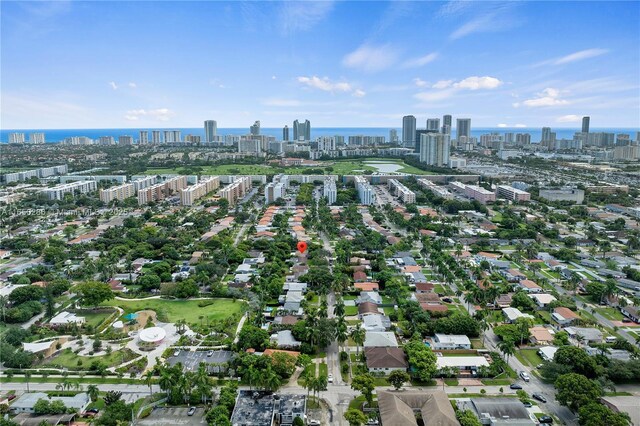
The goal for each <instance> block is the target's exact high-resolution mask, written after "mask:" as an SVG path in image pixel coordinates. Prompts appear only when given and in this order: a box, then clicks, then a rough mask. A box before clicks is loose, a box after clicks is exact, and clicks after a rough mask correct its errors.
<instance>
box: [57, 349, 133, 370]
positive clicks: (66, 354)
mask: <svg viewBox="0 0 640 426" xmlns="http://www.w3.org/2000/svg"><path fill="white" fill-rule="evenodd" d="M137 356H138V355H137V354H135V353H134V352H132V351H131V350H130V349H126V348H125V349H122V350H118V351H113V352H111V353H110V354H109V355H102V356H80V355H77V354H75V353H73V352H72V351H70V350H64V351H62V352H60V354H59V355H56V356H55V357H53V358H52V359H51V360H50V361H48V362H47V363H46V364H45V365H59V366H61V367H66V368H69V369H83V370H86V369H88V368H89V367H90V366H91V363H93V362H94V361H102V362H104V363H105V364H106V365H107V366H108V367H113V366H116V365H119V364H122V363H123V360H124V362H127V361H131V360H132V359H134V358H136V357H137ZM78 361H81V362H82V364H81V365H78Z"/></svg>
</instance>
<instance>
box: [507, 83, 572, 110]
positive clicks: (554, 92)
mask: <svg viewBox="0 0 640 426" xmlns="http://www.w3.org/2000/svg"><path fill="white" fill-rule="evenodd" d="M567 104H569V101H567V100H565V99H560V91H559V90H558V89H554V88H552V87H548V88H546V89H544V90H543V91H542V92H540V93H537V94H536V97H535V98H532V99H527V100H525V101H523V102H522V103H520V102H516V103H514V104H513V106H514V107H516V108H518V107H519V106H520V105H524V106H528V107H533V108H537V107H550V106H559V105H567Z"/></svg>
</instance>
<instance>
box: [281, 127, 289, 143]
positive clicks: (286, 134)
mask: <svg viewBox="0 0 640 426" xmlns="http://www.w3.org/2000/svg"><path fill="white" fill-rule="evenodd" d="M282 140H283V141H285V142H289V126H287V125H286V124H285V125H284V127H283V128H282Z"/></svg>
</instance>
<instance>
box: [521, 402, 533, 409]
mask: <svg viewBox="0 0 640 426" xmlns="http://www.w3.org/2000/svg"><path fill="white" fill-rule="evenodd" d="M522 405H524V406H525V407H527V408H529V407H533V404H532V403H531V401H525V402H523V403H522Z"/></svg>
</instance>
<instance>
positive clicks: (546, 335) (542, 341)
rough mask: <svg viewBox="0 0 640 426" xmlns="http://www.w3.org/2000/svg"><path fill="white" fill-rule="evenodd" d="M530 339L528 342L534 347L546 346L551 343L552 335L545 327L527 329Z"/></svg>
mask: <svg viewBox="0 0 640 426" xmlns="http://www.w3.org/2000/svg"><path fill="white" fill-rule="evenodd" d="M529 333H530V334H531V337H530V338H529V340H530V341H531V343H533V344H534V345H542V346H547V345H550V344H552V343H553V335H554V333H553V332H552V331H551V330H549V329H547V328H546V327H542V326H536V327H531V328H530V329H529Z"/></svg>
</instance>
